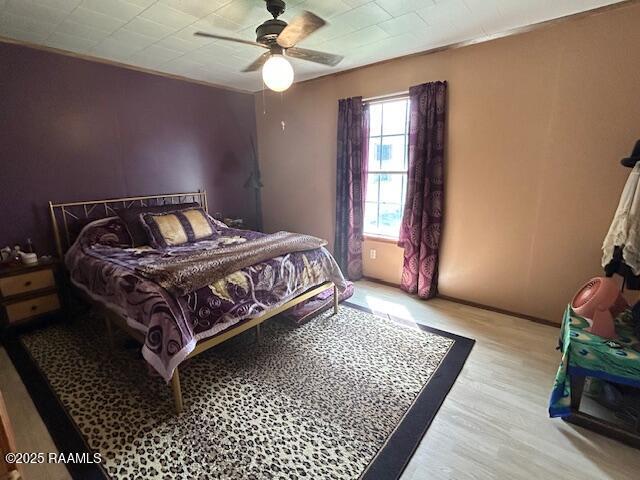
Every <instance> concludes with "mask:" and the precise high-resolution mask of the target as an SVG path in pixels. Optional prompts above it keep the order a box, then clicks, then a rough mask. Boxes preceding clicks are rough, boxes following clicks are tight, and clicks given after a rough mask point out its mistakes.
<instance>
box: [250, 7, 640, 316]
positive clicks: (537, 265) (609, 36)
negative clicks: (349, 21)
mask: <svg viewBox="0 0 640 480" xmlns="http://www.w3.org/2000/svg"><path fill="white" fill-rule="evenodd" d="M638 25H640V5H637V4H636V5H634V6H629V7H624V8H620V9H615V10H612V11H609V12H605V13H602V14H598V15H593V16H590V17H586V18H580V19H573V20H569V21H566V22H562V23H559V24H556V25H553V26H551V27H547V28H544V29H541V30H537V31H534V32H530V33H525V34H521V35H517V36H513V37H509V38H504V39H500V40H495V41H492V42H487V43H483V44H479V45H474V46H470V47H465V48H460V49H455V50H448V51H444V52H439V53H435V54H430V55H423V56H418V57H409V58H404V59H397V60H394V61H392V62H388V63H384V64H381V65H377V66H371V67H368V68H364V69H360V70H355V71H352V72H347V73H344V74H340V75H335V76H331V77H325V78H321V79H317V80H314V81H310V82H305V83H302V84H298V85H294V86H293V87H292V88H291V89H290V91H288V92H287V93H286V94H285V95H284V98H283V99H282V100H281V99H280V98H279V97H277V96H273V95H267V103H266V108H267V113H266V114H263V103H262V96H261V95H257V96H256V113H257V118H258V136H259V149H260V158H261V164H262V169H263V174H264V183H265V188H264V193H263V198H264V211H265V225H266V228H267V229H269V230H277V229H289V230H296V231H302V232H306V233H311V234H315V235H319V236H322V237H325V238H327V239H329V240H330V241H331V242H332V241H333V236H334V219H335V163H336V160H335V158H336V117H337V100H338V99H339V98H344V97H350V96H356V95H362V96H364V97H369V96H376V95H382V94H387V93H394V92H400V91H404V90H407V88H408V87H409V86H410V85H415V84H419V83H422V82H428V81H433V80H447V81H448V82H449V109H448V115H449V118H448V141H447V169H446V175H447V178H446V190H447V191H446V199H445V200H446V204H445V227H444V236H443V248H442V258H441V264H440V293H441V294H443V295H447V296H451V297H457V298H460V299H465V300H468V301H472V302H477V303H481V304H485V305H490V306H494V307H497V308H502V309H506V310H511V311H516V312H520V313H524V314H528V315H533V316H537V317H542V318H546V319H550V320H558V319H559V318H560V315H561V313H562V310H563V307H564V305H565V304H566V302H567V301H568V300H569V299H570V296H571V295H572V293H573V292H574V291H575V290H576V288H577V287H578V286H579V284H580V283H581V282H583V281H585V280H587V279H588V278H589V277H591V276H593V275H597V274H599V273H600V272H601V269H600V246H601V244H602V240H603V237H604V235H605V233H606V231H607V229H608V226H609V224H610V221H611V217H612V214H613V212H614V211H615V208H616V205H617V202H618V199H619V196H620V192H621V189H622V186H623V185H624V181H625V179H626V177H627V175H628V173H629V170H628V169H625V168H623V167H621V166H620V165H619V163H618V160H619V159H620V158H621V157H623V156H625V155H626V154H628V153H629V151H630V149H631V147H632V145H633V142H634V141H635V139H636V138H638V137H640V28H639V27H638ZM281 121H285V122H286V129H285V131H284V132H283V131H282V128H281V123H280V122H281ZM370 247H371V245H365V259H366V260H365V261H366V269H367V272H366V273H367V274H369V275H372V276H374V274H375V276H379V277H380V278H384V279H385V280H388V281H394V279H395V281H397V279H398V278H399V277H398V271H397V268H398V265H401V258H400V256H401V250H400V249H397V248H396V247H394V246H393V245H383V246H382V247H380V246H377V248H378V259H377V260H376V261H370V260H368V255H367V248H370ZM381 250H384V253H382V254H381Z"/></svg>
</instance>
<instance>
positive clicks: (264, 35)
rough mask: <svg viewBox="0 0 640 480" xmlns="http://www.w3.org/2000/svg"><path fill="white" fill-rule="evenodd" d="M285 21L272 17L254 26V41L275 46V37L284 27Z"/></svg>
mask: <svg viewBox="0 0 640 480" xmlns="http://www.w3.org/2000/svg"><path fill="white" fill-rule="evenodd" d="M286 26H287V22H283V21H282V20H278V19H277V18H272V19H269V20H267V21H266V22H264V23H263V24H262V25H260V26H259V27H258V28H256V41H257V42H259V43H262V44H264V45H267V46H269V47H276V46H277V45H278V44H277V42H276V39H277V38H278V35H280V32H282V30H284V29H285V27H286Z"/></svg>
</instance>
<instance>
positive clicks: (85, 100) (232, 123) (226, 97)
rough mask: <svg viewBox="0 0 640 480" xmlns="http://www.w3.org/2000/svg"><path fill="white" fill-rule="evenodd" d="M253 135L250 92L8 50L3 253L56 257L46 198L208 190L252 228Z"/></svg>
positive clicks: (1, 141)
mask: <svg viewBox="0 0 640 480" xmlns="http://www.w3.org/2000/svg"><path fill="white" fill-rule="evenodd" d="M255 136H256V127H255V111H254V99H253V95H248V94H242V93H234V92H230V91H226V90H222V89H216V88H211V87H206V86H202V85H197V84H193V83H188V82H182V81H179V80H172V79H168V78H164V77H159V76H155V75H149V74H145V73H141V72H136V71H132V70H127V69H123V68H118V67H114V66H110V65H104V64H100V63H94V62H90V61H86V60H80V59H76V58H72V57H67V56H63V55H57V54H53V53H48V52H44V51H39V50H34V49H30V48H27V47H22V46H17V45H11V44H3V43H0V213H1V215H2V216H1V219H0V247H2V246H5V245H7V244H11V245H13V244H15V243H21V244H22V243H24V242H25V239H26V238H27V237H31V238H32V239H33V240H34V243H35V245H36V248H37V250H38V253H39V254H44V253H52V252H53V251H54V248H53V239H52V233H51V232H52V230H51V225H50V223H51V222H50V220H49V216H48V208H47V204H48V201H49V200H52V201H54V202H63V201H76V200H95V199H103V198H113V197H123V196H132V195H151V194H160V193H173V192H183V191H196V190H198V189H200V188H206V190H207V193H208V196H209V209H210V211H211V212H217V211H220V212H223V213H224V214H226V215H237V216H243V217H244V218H247V219H249V220H250V221H251V220H252V219H253V211H254V206H253V201H252V199H253V197H252V194H251V192H249V191H248V190H246V189H244V188H243V184H244V182H245V180H246V178H247V176H248V174H249V171H250V167H251V144H250V137H253V138H254V139H255Z"/></svg>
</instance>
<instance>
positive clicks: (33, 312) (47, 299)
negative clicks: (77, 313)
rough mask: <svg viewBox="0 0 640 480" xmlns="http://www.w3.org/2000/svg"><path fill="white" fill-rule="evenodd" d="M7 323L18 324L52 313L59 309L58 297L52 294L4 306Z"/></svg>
mask: <svg viewBox="0 0 640 480" xmlns="http://www.w3.org/2000/svg"><path fill="white" fill-rule="evenodd" d="M5 308H6V310H7V318H8V319H9V323H14V322H18V321H20V320H24V319H25V318H30V317H35V316H37V315H42V314H43V313H47V312H53V311H55V310H58V309H59V308H60V300H59V299H58V295H57V294H55V293H53V294H51V295H45V296H44V297H35V298H32V299H29V300H24V301H22V302H16V303H11V304H9V305H6V307H5Z"/></svg>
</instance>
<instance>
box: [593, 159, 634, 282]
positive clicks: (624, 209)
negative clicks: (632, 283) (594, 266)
mask: <svg viewBox="0 0 640 480" xmlns="http://www.w3.org/2000/svg"><path fill="white" fill-rule="evenodd" d="M616 247H617V248H616ZM602 253H603V254H602V267H603V268H605V271H607V273H609V271H612V270H613V273H617V271H618V268H612V265H611V264H612V262H613V263H616V262H618V263H620V262H624V264H625V265H626V266H628V267H629V268H630V269H631V272H632V273H633V274H634V275H640V163H636V165H635V166H634V167H633V170H631V173H630V174H629V178H628V179H627V183H626V184H625V186H624V189H623V190H622V196H621V197H620V203H618V208H617V210H616V213H615V215H614V216H613V222H611V227H610V228H609V232H608V233H607V236H606V237H605V239H604V243H603V244H602Z"/></svg>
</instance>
